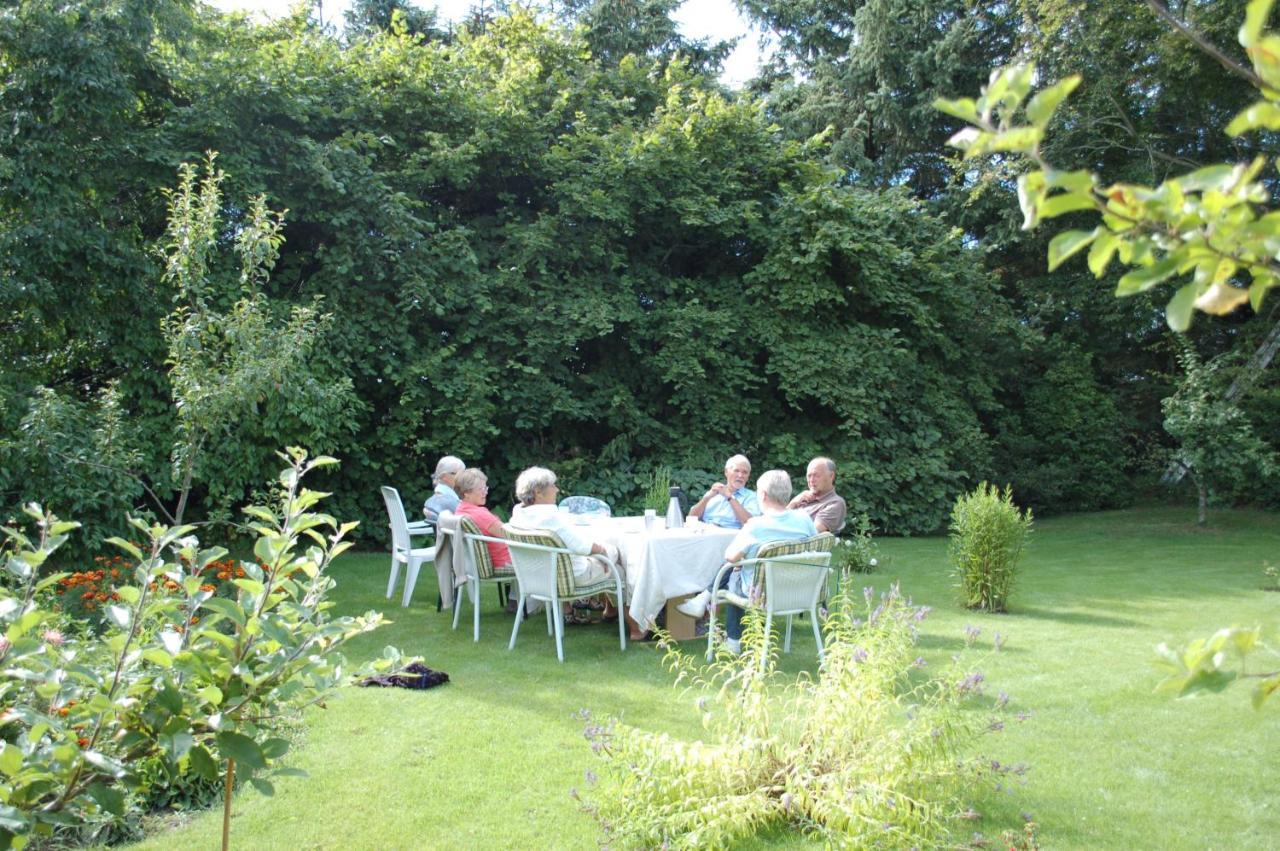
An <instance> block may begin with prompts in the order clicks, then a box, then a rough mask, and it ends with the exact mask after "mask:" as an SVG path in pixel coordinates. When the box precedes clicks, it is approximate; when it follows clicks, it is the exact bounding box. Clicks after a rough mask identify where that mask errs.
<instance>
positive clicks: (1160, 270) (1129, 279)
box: [1116, 257, 1182, 296]
mask: <svg viewBox="0 0 1280 851" xmlns="http://www.w3.org/2000/svg"><path fill="white" fill-rule="evenodd" d="M1181 262H1182V261H1181V258H1178V257H1166V258H1165V259H1163V260H1161V261H1160V262H1158V263H1155V264H1153V265H1151V266H1144V267H1142V268H1141V269H1134V270H1133V271H1132V272H1129V273H1128V274H1126V275H1125V276H1124V277H1122V278H1121V279H1120V282H1119V283H1118V284H1117V285H1116V295H1118V296H1125V295H1134V294H1135V293H1140V292H1145V291H1147V290H1149V289H1151V288H1152V287H1154V286H1155V285H1156V284H1159V283H1160V282H1161V281H1164V280H1165V279H1166V278H1168V277H1170V276H1171V275H1173V274H1174V273H1175V272H1177V271H1178V265H1179V264H1180V263H1181Z"/></svg>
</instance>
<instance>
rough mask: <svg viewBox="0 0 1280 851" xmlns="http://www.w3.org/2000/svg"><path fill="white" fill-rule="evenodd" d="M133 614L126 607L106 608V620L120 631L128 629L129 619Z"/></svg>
mask: <svg viewBox="0 0 1280 851" xmlns="http://www.w3.org/2000/svg"><path fill="white" fill-rule="evenodd" d="M132 614H133V612H131V611H129V609H128V608H127V607H126V606H107V620H109V621H111V622H112V623H113V624H115V625H116V626H118V627H120V629H128V628H129V617H130V616H131V615H132Z"/></svg>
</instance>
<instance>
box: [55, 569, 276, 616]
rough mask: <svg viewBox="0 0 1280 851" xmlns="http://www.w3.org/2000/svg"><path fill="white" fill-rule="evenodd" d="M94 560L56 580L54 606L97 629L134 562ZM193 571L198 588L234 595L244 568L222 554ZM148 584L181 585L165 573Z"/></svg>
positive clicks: (165, 590)
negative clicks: (87, 567) (86, 567)
mask: <svg viewBox="0 0 1280 851" xmlns="http://www.w3.org/2000/svg"><path fill="white" fill-rule="evenodd" d="M94 563H95V564H96V565H97V567H95V568H93V569H92V570H84V571H76V572H75V573H70V574H68V575H66V576H64V577H62V578H61V579H59V580H58V582H57V584H56V585H55V586H54V589H53V592H54V594H55V595H57V596H58V597H59V598H60V599H59V600H58V601H57V602H55V603H54V605H53V610H54V611H55V612H61V613H63V614H65V615H67V616H68V617H69V618H70V619H72V620H73V621H75V622H78V623H81V624H84V625H85V626H87V627H88V628H89V629H90V630H91V631H93V632H95V633H96V632H98V631H100V630H101V628H102V625H103V622H104V620H105V617H106V610H107V605H108V604H109V603H118V602H120V592H119V591H117V590H116V588H117V586H118V585H121V584H127V583H128V581H129V578H130V577H132V576H133V573H134V571H135V570H136V569H137V565H135V564H134V563H133V562H131V561H129V560H127V559H125V558H124V557H123V556H97V557H95V558H94ZM259 567H265V565H259ZM195 575H197V576H200V577H202V579H203V580H204V581H203V582H201V584H200V590H201V591H205V592H208V593H210V594H213V595H215V596H218V595H221V596H223V597H228V596H234V595H235V591H236V588H235V585H233V584H232V582H231V580H234V579H243V578H244V576H245V572H244V568H243V567H242V566H241V565H240V563H239V562H238V561H236V560H234V559H229V558H224V559H219V560H217V561H213V562H210V563H209V564H207V565H205V566H204V567H203V568H201V569H200V570H199V571H197V572H195ZM148 587H149V588H150V590H151V591H154V592H156V593H160V594H176V593H178V592H179V591H180V590H181V588H182V586H181V585H179V584H178V582H177V580H175V579H170V578H167V577H166V578H164V579H159V580H152V581H151V582H150V583H149V584H148ZM197 622H198V621H197ZM175 628H176V629H178V630H181V629H183V628H184V627H183V624H182V623H179V624H177V625H175Z"/></svg>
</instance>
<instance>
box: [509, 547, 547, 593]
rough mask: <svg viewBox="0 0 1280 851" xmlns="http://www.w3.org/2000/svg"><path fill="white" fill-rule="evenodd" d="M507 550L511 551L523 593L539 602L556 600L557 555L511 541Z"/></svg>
mask: <svg viewBox="0 0 1280 851" xmlns="http://www.w3.org/2000/svg"><path fill="white" fill-rule="evenodd" d="M507 548H508V549H510V550H511V565H512V567H514V568H515V570H516V579H517V580H518V581H519V582H520V590H521V592H522V593H523V594H525V595H526V596H529V597H533V598H535V599H539V600H552V599H555V598H556V596H557V595H556V558H557V555H556V553H554V552H550V551H547V550H542V549H535V548H534V547H532V546H530V545H529V544H522V543H520V542H519V541H509V542H508V543H507Z"/></svg>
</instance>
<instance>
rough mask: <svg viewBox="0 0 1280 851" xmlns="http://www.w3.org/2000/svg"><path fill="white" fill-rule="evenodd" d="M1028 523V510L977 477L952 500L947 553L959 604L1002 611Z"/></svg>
mask: <svg viewBox="0 0 1280 851" xmlns="http://www.w3.org/2000/svg"><path fill="white" fill-rule="evenodd" d="M1031 522H1032V517H1031V509H1029V508H1028V509H1027V510H1026V511H1025V512H1022V511H1019V510H1018V506H1016V505H1014V504H1013V491H1012V489H1011V488H1009V487H1007V486H1006V487H1005V489H1004V493H1003V494H1002V493H1001V492H1000V488H998V487H996V486H995V485H988V484H987V483H986V482H983V483H982V484H980V485H978V487H977V488H976V489H975V490H974V491H973V492H972V493H967V494H963V495H961V496H960V498H959V499H957V500H956V504H955V507H954V508H952V509H951V545H950V548H949V555H950V557H951V566H952V569H953V570H954V575H955V579H956V585H957V587H958V588H959V589H960V599H961V601H962V602H963V603H964V605H965V606H967V607H968V608H970V609H983V610H985V611H988V612H1003V611H1005V609H1006V607H1007V606H1008V602H1009V594H1010V592H1012V591H1013V581H1014V579H1015V578H1016V576H1017V570H1018V557H1019V556H1020V555H1021V554H1022V546H1023V544H1024V543H1025V542H1026V540H1027V535H1028V534H1029V533H1030V531H1031Z"/></svg>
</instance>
